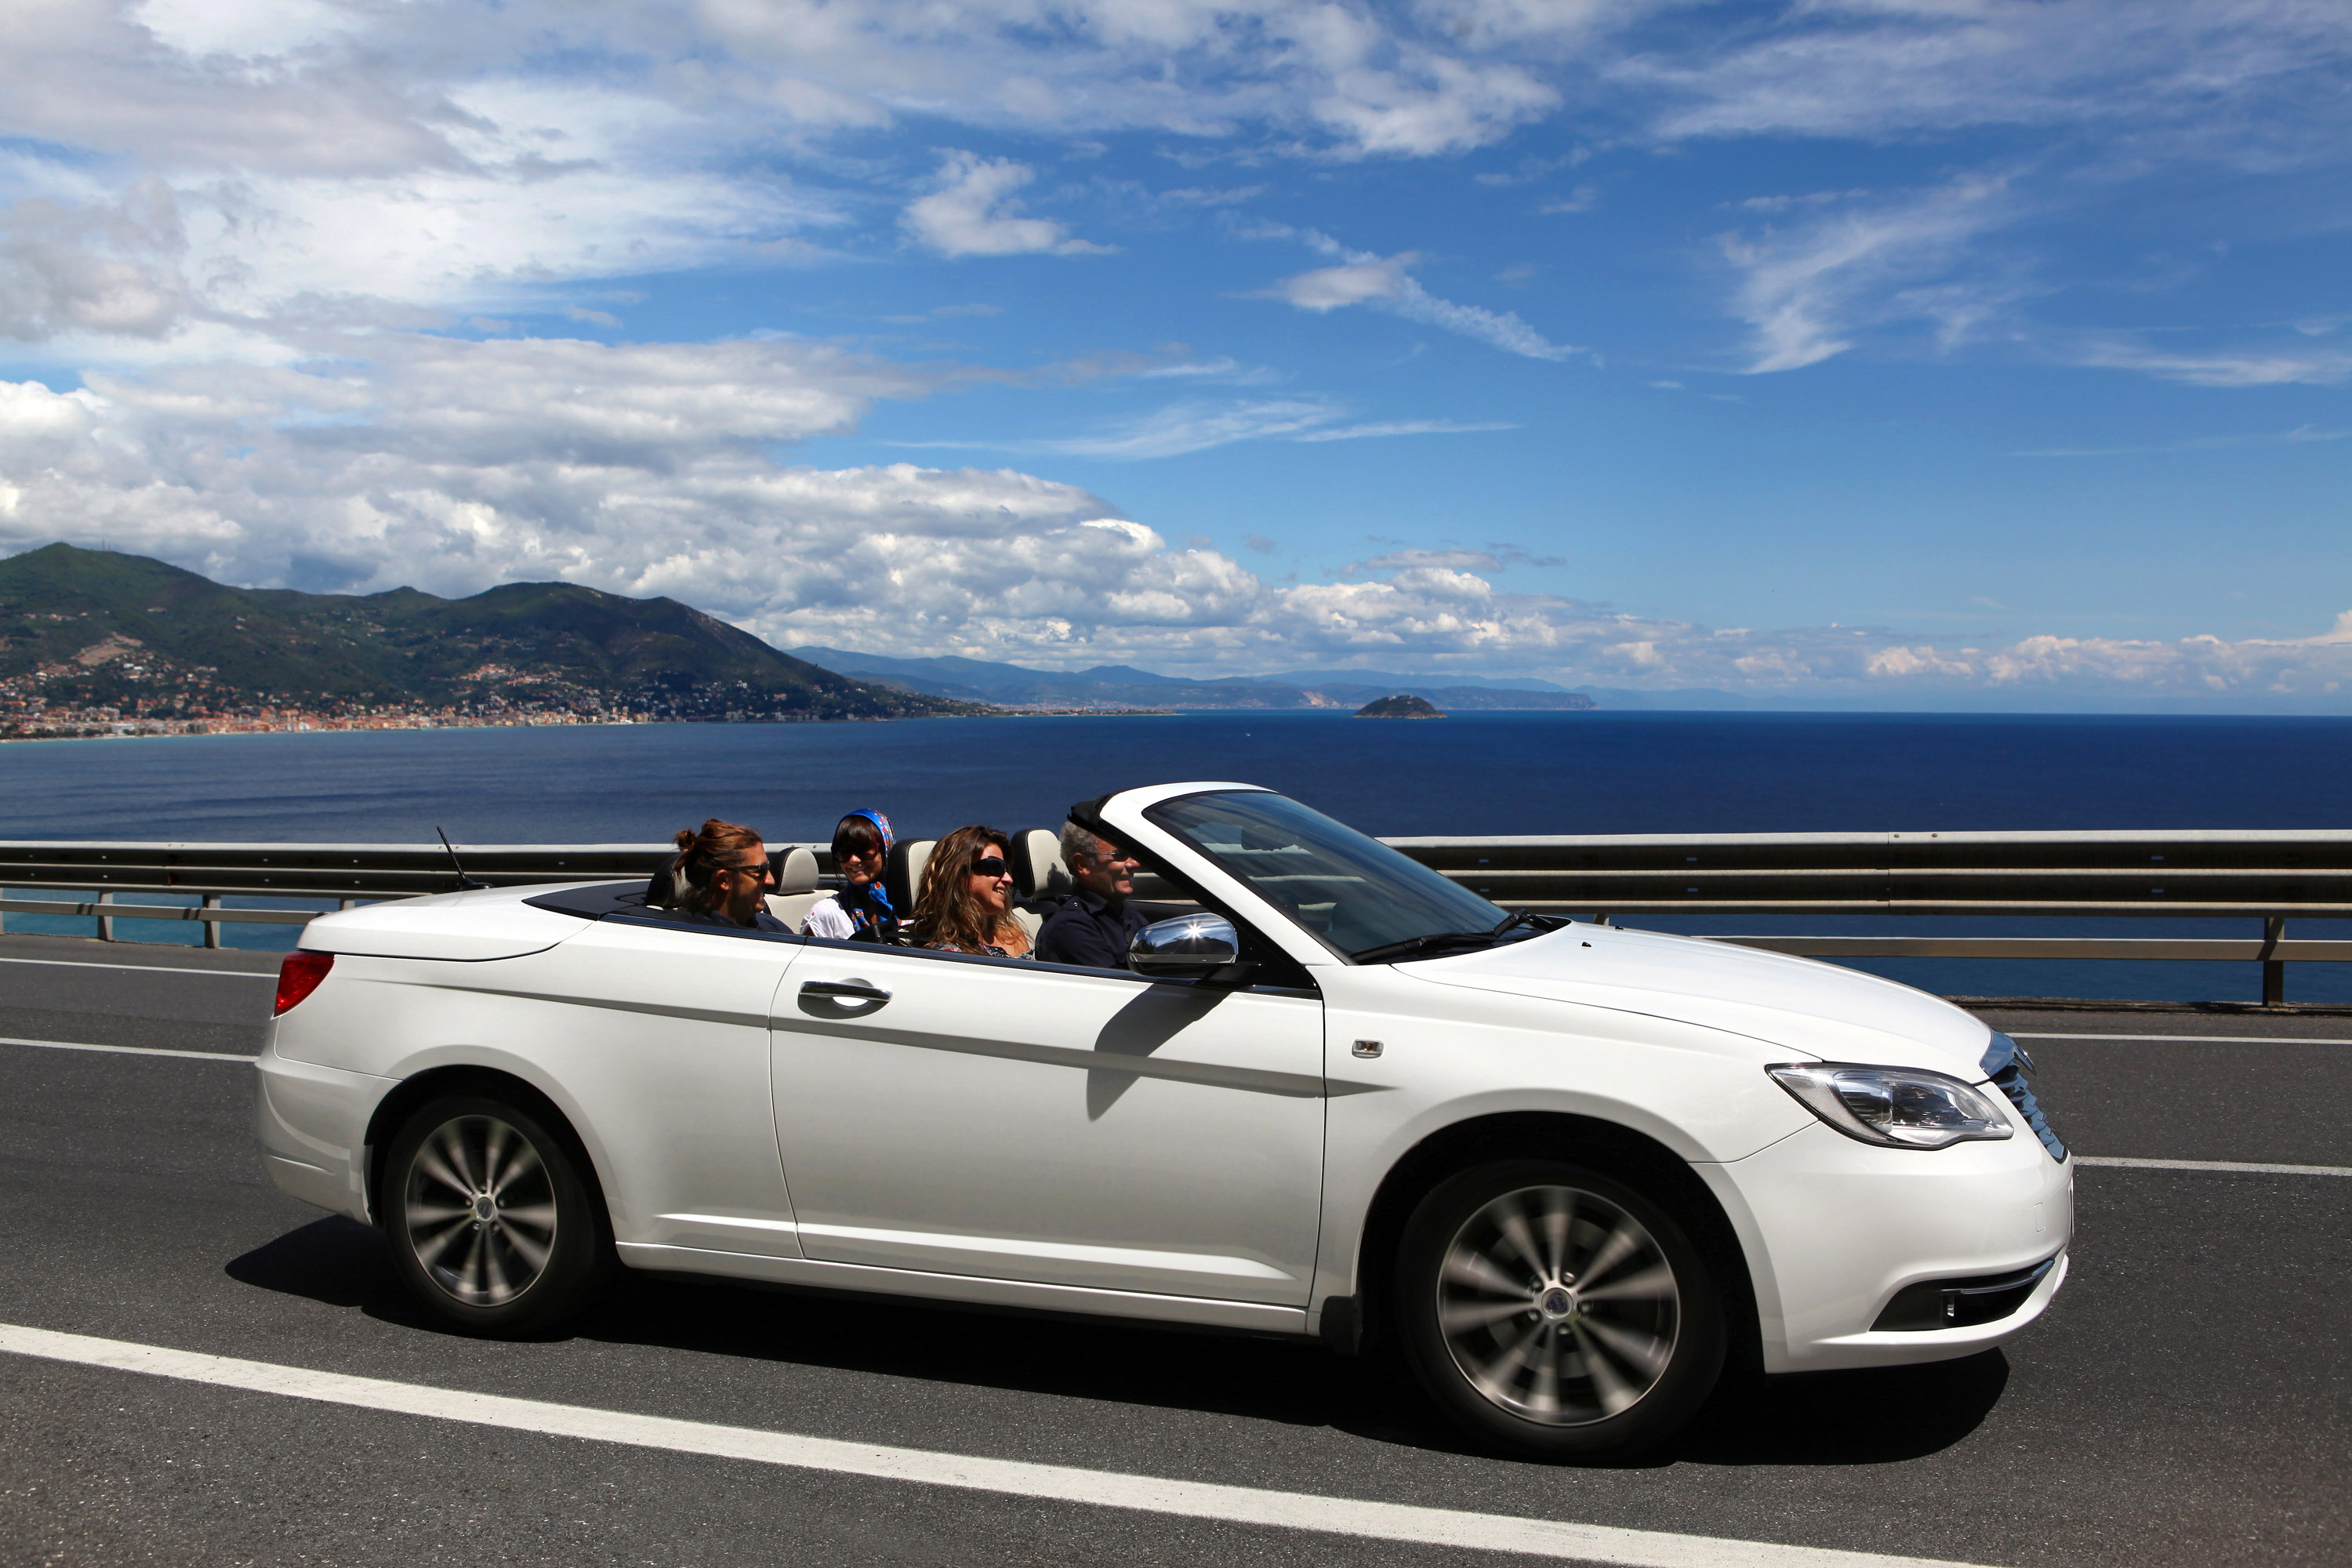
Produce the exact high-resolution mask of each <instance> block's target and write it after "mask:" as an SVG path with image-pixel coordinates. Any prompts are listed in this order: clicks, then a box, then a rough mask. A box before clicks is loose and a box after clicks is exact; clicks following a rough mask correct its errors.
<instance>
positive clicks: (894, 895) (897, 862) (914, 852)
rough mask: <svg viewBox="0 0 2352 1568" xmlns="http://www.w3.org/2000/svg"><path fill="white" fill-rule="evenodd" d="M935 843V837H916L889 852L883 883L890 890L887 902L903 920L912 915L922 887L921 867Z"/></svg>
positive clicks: (912, 916)
mask: <svg viewBox="0 0 2352 1568" xmlns="http://www.w3.org/2000/svg"><path fill="white" fill-rule="evenodd" d="M938 842H939V840H938V839H936V838H918V839H916V840H915V841H914V842H912V843H910V844H901V845H899V846H898V847H897V848H895V849H893V850H891V851H890V866H889V868H888V869H887V870H886V871H884V872H883V873H882V876H883V884H882V885H883V886H884V887H885V888H886V889H888V890H889V894H890V902H891V903H892V905H894V906H895V907H896V908H897V909H898V918H899V919H900V920H902V921H905V920H912V919H913V918H914V915H915V900H916V899H917V898H918V897H919V896H920V894H921V893H922V890H923V868H924V866H926V865H927V864H929V861H930V858H931V847H932V846H934V845H936V844H937V843H938Z"/></svg>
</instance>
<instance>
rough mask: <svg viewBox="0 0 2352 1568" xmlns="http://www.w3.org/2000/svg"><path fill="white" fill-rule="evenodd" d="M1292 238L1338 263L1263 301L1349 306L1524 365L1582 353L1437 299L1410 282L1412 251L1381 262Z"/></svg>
mask: <svg viewBox="0 0 2352 1568" xmlns="http://www.w3.org/2000/svg"><path fill="white" fill-rule="evenodd" d="M1265 232H1266V233H1268V234H1269V236H1280V237H1288V236H1289V235H1290V234H1291V233H1292V231H1290V230H1287V229H1281V228H1278V227H1276V228H1270V229H1268V230H1266V231H1265ZM1298 237H1300V238H1302V239H1304V240H1306V241H1307V243H1308V244H1309V245H1312V246H1313V247H1315V248H1317V249H1318V250H1321V251H1323V252H1325V253H1326V254H1327V255H1330V256H1334V257H1337V258H1340V259H1339V264H1338V265H1336V266H1332V267H1318V268H1313V269H1312V270H1310V271H1307V272H1301V273H1297V274H1296V275H1295V276H1292V277H1289V278H1286V279H1282V281H1280V282H1278V283H1276V284H1275V285H1274V286H1273V287H1272V288H1270V289H1264V290H1262V291H1261V294H1262V297H1263V298H1265V299H1270V300H1284V301H1286V302H1287V303H1289V304H1291V305H1294V306H1296V307H1297V309H1299V310H1311V311H1313V312H1315V313H1316V314H1318V315H1327V314H1328V313H1329V312H1331V311H1333V310H1345V309H1346V308H1347V307H1349V306H1350V305H1370V306H1373V307H1374V308H1375V309H1378V310H1386V311H1388V312H1390V313H1391V315H1397V316H1402V317H1403V318H1405V319H1406V320H1407V321H1421V322H1423V323H1425V324H1426V325H1429V326H1433V327H1442V328H1444V330H1445V331H1449V332H1459V333H1461V334H1462V335H1463V336H1464V337H1466V338H1475V339H1477V340H1478V341H1479V342H1485V343H1488V344H1491V345H1493V346H1494V347H1496V348H1498V349H1501V350H1502V351H1503V352H1504V353H1515V354H1520V355H1524V356H1525V357H1527V358H1528V359H1546V360H1564V359H1570V358H1573V357H1575V356H1576V355H1578V354H1580V353H1585V352H1587V351H1585V350H1583V349H1580V348H1578V347H1576V346H1575V345H1574V344H1572V343H1555V342H1549V341H1548V340H1546V339H1545V338H1544V336H1543V335H1542V334H1541V333H1540V332H1538V331H1536V330H1535V329H1534V328H1533V327H1531V326H1529V325H1528V323H1527V322H1525V321H1521V320H1520V319H1519V317H1518V316H1517V314H1515V313H1513V312H1511V311H1508V310H1502V311H1496V310H1482V309H1481V308H1479V307H1478V306H1475V305H1457V304H1455V303H1454V301H1452V300H1441V299H1439V298H1438V297H1437V296H1435V295H1434V294H1432V293H1430V292H1429V291H1428V290H1427V289H1423V287H1422V286H1421V282H1420V280H1419V279H1416V278H1414V277H1413V275H1412V267H1413V266H1414V264H1416V263H1417V262H1419V261H1420V259H1421V258H1420V256H1419V255H1418V254H1416V253H1415V252H1413V251H1410V250H1407V251H1402V252H1400V253H1398V254H1397V255H1395V256H1386V257H1383V256H1378V255H1374V254H1373V253H1372V252H1370V251H1364V250H1350V249H1349V248H1348V247H1345V246H1343V245H1340V244H1339V242H1338V241H1337V240H1334V239H1332V238H1330V237H1328V236H1326V235H1321V234H1317V233H1316V232H1315V231H1314V230H1312V229H1307V230H1304V231H1300V232H1299V233H1298Z"/></svg>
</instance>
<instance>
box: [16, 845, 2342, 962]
mask: <svg viewBox="0 0 2352 1568" xmlns="http://www.w3.org/2000/svg"><path fill="white" fill-rule="evenodd" d="M1386 842H1387V843H1389V844H1391V845H1392V846H1394V847H1396V848H1398V849H1401V850H1402V851H1403V852H1404V853H1405V854H1407V855H1410V856H1412V858H1415V859H1417V860H1419V861H1421V862H1422V863H1423V864H1424V865H1426V866H1429V867H1432V868H1434V869H1436V870H1439V871H1442V872H1444V874H1445V875H1446V876H1448V877H1450V878H1452V879H1454V880H1455V881H1458V882H1461V883H1463V884H1464V885H1465V886H1467V887H1471V888H1475V889H1477V891H1479V892H1480V893H1482V894H1484V895H1486V897H1488V898H1491V899H1493V900H1495V901H1496V903H1499V904H1504V905H1507V906H1508V907H1510V908H1513V909H1532V910H1563V911H1578V912H1589V913H1592V914H1596V915H1598V916H1600V917H1601V918H1602V919H1604V920H1612V919H1616V918H1618V917H1620V916H1622V915H1626V914H1668V913H1671V914H1741V913H1745V914H1770V915H1791V914H1836V915H1976V916H2009V917H2022V916H2034V917H2041V916H2170V917H2175V918H2179V917H2215V916H2227V917H2238V918H2245V919H2250V920H2258V921H2261V922H2262V926H2261V928H2260V929H2261V934H2260V935H2259V936H2253V935H2250V936H2248V937H2246V938H2243V939H2231V938H2177V937H1968V936H1869V937H1858V936H1797V935H1791V936H1780V935H1753V936H1746V935H1728V936H1717V937H1714V938H1711V939H1710V940H1714V941H1719V942H1736V943H1738V944H1741V945H1744V946H1750V947H1759V948H1766V949H1769V950H1771V951H1774V952H1792V953H1801V954H1805V955H1808V956H1812V957H1823V958H1865V957H1868V958H1895V957H1903V958H2060V959H2168V960H2193V961H2207V962H2235V963H2249V962H2259V963H2262V965H2263V1000H2264V1001H2266V1002H2271V1003H2276V1002H2278V1001H2280V1000H2282V999H2283V995H2284V966H2285V965H2286V964H2288V963H2347V962H2352V942H2337V941H2310V940H2303V941H2292V940H2289V939H2288V938H2287V936H2286V934H2285V923H2286V921H2287V919H2288V918H2289V917H2291V916H2294V917H2306V918H2308V917H2322V918H2345V917H2352V830H2342V829H2315V830H2305V831H2279V832H2263V831H2242V832H2241V831H2218V832H2201V831H2189V832H2171V833H2144V832H2077V833H1747V834H1709V835H1696V834H1669V835H1643V836H1629V835H1593V836H1576V837H1511V838H1391V839H1388V840H1386ZM777 847H779V848H782V847H783V846H782V845H779V846H777ZM809 847H811V848H813V849H814V850H815V851H816V853H817V857H818V860H819V863H820V866H821V867H822V868H824V869H825V870H826V871H830V869H831V859H832V857H831V855H830V854H829V853H828V852H827V851H826V849H825V848H824V847H823V846H816V845H813V846H809ZM458 849H459V851H460V853H461V854H462V855H463V857H464V859H465V868H466V871H467V875H469V876H471V877H472V878H474V879H476V880H478V881H481V882H486V883H488V884H490V885H491V886H493V887H513V886H520V885H524V884H529V883H535V882H563V881H610V880H614V879H621V878H631V877H643V876H646V875H648V874H649V873H650V872H651V871H652V869H653V868H655V867H656V866H657V865H659V864H660V863H661V861H662V860H663V859H664V858H666V857H667V855H669V854H670V853H671V850H670V848H669V847H668V846H667V845H654V844H580V845H460V846H458ZM454 883H455V876H454V873H453V871H452V868H451V866H450V861H449V856H448V853H447V852H446V850H444V849H443V848H442V847H441V846H439V845H437V844H434V845H405V844H399V845H391V844H315V845H302V844H135V843H22V842H19V843H0V888H5V889H26V890H28V891H34V890H37V891H39V892H47V891H49V890H50V889H56V890H57V891H58V892H60V893H63V892H76V893H87V892H96V893H97V894H98V897H97V898H96V899H95V900H92V899H89V898H76V899H59V898H54V897H52V898H29V899H18V898H5V897H0V911H16V912H23V913H40V914H65V915H83V916H96V917H97V918H98V920H99V921H100V934H101V935H104V936H107V937H109V938H111V937H112V935H113V930H112V927H113V923H114V921H118V920H164V921H201V922H203V924H204V926H205V937H206V945H208V946H217V945H218V944H219V932H220V927H221V926H222V925H223V924H225V923H245V922H253V923H260V924H293V923H299V922H301V921H307V920H309V919H310V915H311V914H312V913H313V912H315V911H311V910H286V909H275V910H272V909H232V908H227V907H225V906H224V905H223V904H222V901H221V900H223V899H224V898H231V897H246V898H251V897H256V896H262V897H267V896H271V895H276V896H279V897H289V898H299V899H304V900H335V901H336V902H337V903H338V904H340V905H343V906H346V907H348V906H349V905H350V904H352V903H353V902H358V901H362V900H377V899H396V898H406V897H412V896H414V895H416V894H420V893H435V892H445V891H447V890H448V889H450V888H451V887H452V886H453V885H454ZM1147 891H1148V890H1147ZM157 892H169V893H177V894H185V895H194V896H196V897H197V898H198V900H199V902H198V903H197V905H195V906H194V907H180V906H176V905H157V904H146V905H141V904H133V903H125V902H123V901H121V895H123V894H136V893H157Z"/></svg>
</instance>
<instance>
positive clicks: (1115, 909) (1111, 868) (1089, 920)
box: [1037, 822, 1150, 969]
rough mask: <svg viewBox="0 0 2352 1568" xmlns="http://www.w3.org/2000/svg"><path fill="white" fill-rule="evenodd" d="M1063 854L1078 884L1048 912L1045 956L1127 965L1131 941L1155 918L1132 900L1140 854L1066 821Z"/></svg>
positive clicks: (1041, 935)
mask: <svg viewBox="0 0 2352 1568" xmlns="http://www.w3.org/2000/svg"><path fill="white" fill-rule="evenodd" d="M1062 858H1063V860H1064V861H1066V863H1067V864H1068V866H1069V868H1070V880H1072V881H1073V882H1076V884H1077V889H1078V890H1077V891H1076V893H1075V894H1073V895H1072V896H1071V897H1070V899H1069V900H1068V901H1067V902H1066V903H1065V904H1063V906H1062V907H1061V908H1060V909H1058V910H1055V911H1054V912H1053V913H1052V914H1050V915H1048V916H1046V917H1045V926H1044V927H1043V928H1042V929H1041V930H1039V931H1038V932H1037V957H1038V959H1039V961H1040V962H1042V963H1081V964H1085V965H1087V967H1088V968H1091V969H1125V968H1126V967H1127V944H1128V943H1129V942H1132V941H1133V940H1134V939H1135V933H1136V932H1137V931H1141V930H1142V929H1143V928H1144V926H1145V925H1147V924H1148V923H1150V922H1149V921H1146V919H1145V918H1144V914H1143V911H1142V910H1139V909H1134V908H1132V907H1130V906H1129V903H1128V901H1127V900H1128V898H1129V895H1130V894H1132V893H1133V892H1134V891H1135V868H1136V866H1137V864H1138V862H1137V860H1136V858H1135V857H1134V856H1132V855H1129V854H1128V853H1127V852H1126V850H1125V849H1123V848H1122V847H1120V846H1118V845H1117V844H1114V843H1112V842H1111V841H1110V840H1108V839H1107V838H1104V837H1101V836H1100V835H1098V834H1094V833H1089V832H1087V830H1086V829H1085V828H1083V827H1080V826H1078V825H1077V824H1076V823H1075V822H1067V823H1064V824H1063V825H1062Z"/></svg>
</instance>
